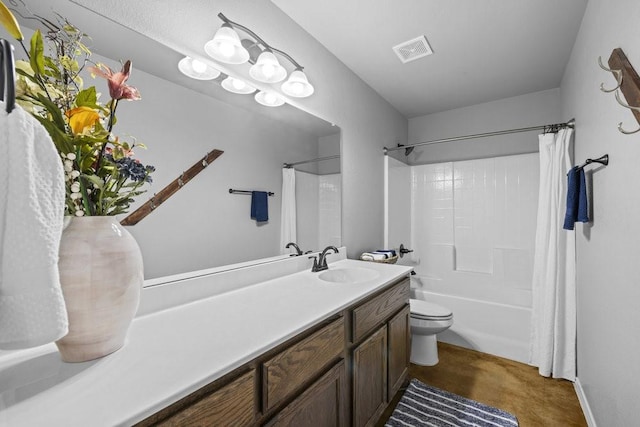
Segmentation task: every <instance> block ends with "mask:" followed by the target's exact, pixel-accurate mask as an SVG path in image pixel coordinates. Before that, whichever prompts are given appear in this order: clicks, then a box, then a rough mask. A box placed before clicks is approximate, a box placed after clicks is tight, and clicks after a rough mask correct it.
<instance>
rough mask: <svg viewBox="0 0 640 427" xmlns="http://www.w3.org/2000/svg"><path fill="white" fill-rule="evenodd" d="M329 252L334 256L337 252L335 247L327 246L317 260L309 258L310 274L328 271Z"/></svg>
mask: <svg viewBox="0 0 640 427" xmlns="http://www.w3.org/2000/svg"><path fill="white" fill-rule="evenodd" d="M329 251H333V252H334V253H336V254H337V253H338V252H339V251H338V248H336V247H335V246H327V247H326V248H324V250H323V251H322V252H321V253H320V255H319V256H318V257H317V258H316V257H315V256H313V257H309V258H313V267H312V268H311V272H312V273H316V272H318V271H324V270H328V269H329V266H328V265H327V255H328V252H329Z"/></svg>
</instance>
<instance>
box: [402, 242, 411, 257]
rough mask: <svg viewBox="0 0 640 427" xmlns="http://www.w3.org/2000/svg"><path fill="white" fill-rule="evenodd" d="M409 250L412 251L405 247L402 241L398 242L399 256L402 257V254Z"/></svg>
mask: <svg viewBox="0 0 640 427" xmlns="http://www.w3.org/2000/svg"><path fill="white" fill-rule="evenodd" d="M409 252H413V249H407V248H405V247H404V245H403V244H402V243H400V258H402V257H403V256H404V254H408V253H409Z"/></svg>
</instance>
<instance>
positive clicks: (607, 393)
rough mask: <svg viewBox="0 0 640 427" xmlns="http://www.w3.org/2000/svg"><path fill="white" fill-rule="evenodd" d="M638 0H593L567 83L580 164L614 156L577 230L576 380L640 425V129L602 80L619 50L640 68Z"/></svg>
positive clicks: (602, 409) (606, 410) (595, 176)
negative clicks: (623, 128) (621, 126)
mask: <svg viewBox="0 0 640 427" xmlns="http://www.w3.org/2000/svg"><path fill="white" fill-rule="evenodd" d="M639 17H640V2H638V1H637V0H616V1H611V0H590V1H589V4H588V6H587V10H586V12H585V15H584V18H583V21H582V26H581V28H580V32H579V34H578V37H577V40H576V44H575V46H574V49H573V52H572V54H571V59H570V61H569V64H568V65H567V68H566V71H565V74H564V78H563V80H562V85H561V88H560V89H561V98H562V111H563V115H564V116H566V117H568V116H575V118H576V122H577V127H576V139H575V155H576V160H577V161H578V162H583V161H584V160H585V159H586V158H588V157H591V158H594V157H599V156H601V155H602V154H605V153H609V155H610V157H611V163H610V165H609V166H608V167H606V168H600V169H599V168H596V167H589V168H588V169H587V170H588V171H589V172H588V180H589V181H591V184H592V188H593V198H592V210H593V213H592V216H591V218H592V222H591V223H589V224H587V225H584V226H581V225H580V226H578V227H576V233H577V259H578V286H577V292H578V348H577V354H578V378H579V380H580V383H581V385H582V388H583V389H584V393H585V395H586V397H587V399H588V401H589V405H590V407H591V409H592V412H593V415H594V417H595V420H596V421H597V423H598V425H599V426H607V427H609V426H612V427H614V426H631V425H638V416H637V409H638V408H637V407H638V393H637V390H638V383H639V382H640V363H638V361H639V357H638V354H640V333H639V325H640V310H639V309H638V303H639V301H640V286H639V285H638V283H639V280H638V260H639V259H640V244H639V243H638V239H639V237H640V222H638V220H637V218H638V215H639V214H640V180H639V179H638V178H637V169H636V168H637V165H638V163H637V162H638V160H639V159H640V133H639V134H635V135H631V136H625V135H623V134H621V133H620V132H618V130H617V129H616V126H617V124H618V122H624V123H625V125H626V127H627V128H629V129H637V127H638V123H637V122H636V121H635V120H634V118H633V116H632V114H631V113H630V112H629V111H628V110H626V109H624V108H622V107H621V106H619V105H618V104H617V103H616V101H615V99H614V97H613V94H605V93H603V92H601V91H600V90H599V86H600V83H602V82H605V84H606V86H607V87H613V86H615V83H614V79H613V77H612V75H611V73H607V72H605V71H603V70H601V69H600V68H599V67H598V64H597V58H598V56H602V58H603V62H604V63H606V62H607V59H608V58H609V55H610V54H611V51H612V49H614V48H616V47H621V48H622V49H623V50H624V51H625V53H626V55H627V57H628V58H629V61H630V62H631V64H632V65H633V66H634V67H635V69H636V71H640V43H639V41H640V25H638V18H639Z"/></svg>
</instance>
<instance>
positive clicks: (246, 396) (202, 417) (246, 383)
mask: <svg viewBox="0 0 640 427" xmlns="http://www.w3.org/2000/svg"><path fill="white" fill-rule="evenodd" d="M254 385H255V370H252V371H250V372H248V373H246V374H245V375H243V376H241V377H240V378H238V379H236V380H235V381H233V382H231V383H230V384H227V385H226V386H224V387H222V388H221V389H219V390H217V391H214V392H213V393H211V394H209V395H207V396H204V397H203V398H202V399H200V400H198V401H197V402H195V403H191V404H188V406H185V407H183V408H182V409H180V410H178V411H177V412H175V413H174V414H173V415H171V416H169V417H168V418H165V419H163V420H162V421H154V420H152V419H151V418H148V419H147V420H145V421H144V422H143V423H142V425H154V426H187V425H188V426H202V427H208V426H222V425H227V426H231V425H233V426H237V427H242V426H252V425H254V424H255V415H256V412H255V403H254V390H255V386H254ZM196 393H197V392H196ZM186 399H189V398H186ZM177 405H179V406H183V405H184V404H183V402H179V403H178V404H177ZM170 408H171V407H170Z"/></svg>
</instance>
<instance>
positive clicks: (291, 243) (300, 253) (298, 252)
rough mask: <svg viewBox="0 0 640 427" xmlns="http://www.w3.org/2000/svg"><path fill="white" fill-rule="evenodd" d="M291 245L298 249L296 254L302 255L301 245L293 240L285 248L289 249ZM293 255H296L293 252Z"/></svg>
mask: <svg viewBox="0 0 640 427" xmlns="http://www.w3.org/2000/svg"><path fill="white" fill-rule="evenodd" d="M291 246H293V247H294V248H295V249H296V254H295V256H300V255H302V250H301V249H300V247H299V246H298V245H296V244H295V243H293V242H289V243H287V246H285V249H289V248H290V247H291ZM291 256H294V255H293V254H291Z"/></svg>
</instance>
